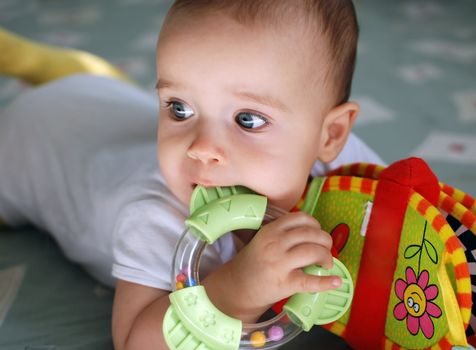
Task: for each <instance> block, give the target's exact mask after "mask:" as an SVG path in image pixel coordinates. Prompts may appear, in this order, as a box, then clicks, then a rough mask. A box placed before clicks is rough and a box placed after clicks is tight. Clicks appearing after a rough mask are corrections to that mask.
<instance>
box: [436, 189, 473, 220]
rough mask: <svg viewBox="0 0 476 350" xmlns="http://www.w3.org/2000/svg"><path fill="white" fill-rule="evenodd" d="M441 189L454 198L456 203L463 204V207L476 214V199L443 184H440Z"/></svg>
mask: <svg viewBox="0 0 476 350" xmlns="http://www.w3.org/2000/svg"><path fill="white" fill-rule="evenodd" d="M440 188H441V190H442V191H443V192H444V193H446V194H447V195H448V196H450V197H451V198H453V199H454V200H455V201H456V202H459V203H461V205H463V206H464V207H465V208H466V209H468V210H469V211H470V212H472V213H473V214H476V199H474V198H473V197H471V196H470V195H469V194H467V193H465V192H463V191H461V190H458V189H456V188H454V187H451V186H449V185H447V184H444V183H442V182H440Z"/></svg>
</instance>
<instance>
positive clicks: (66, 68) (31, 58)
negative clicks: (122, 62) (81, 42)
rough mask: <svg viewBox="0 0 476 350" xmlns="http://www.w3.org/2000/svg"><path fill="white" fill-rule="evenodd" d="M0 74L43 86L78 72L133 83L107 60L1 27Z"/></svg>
mask: <svg viewBox="0 0 476 350" xmlns="http://www.w3.org/2000/svg"><path fill="white" fill-rule="evenodd" d="M0 52H1V54H0V75H9V76H12V77H15V78H18V79H21V80H24V81H26V82H28V83H30V84H35V85H36V84H42V83H46V82H48V81H50V80H54V79H58V78H61V77H64V76H67V75H71V74H75V73H89V74H94V75H103V76H108V77H112V78H115V79H119V80H125V81H128V82H132V80H131V79H130V78H128V77H127V76H126V75H125V74H123V73H122V72H120V71H119V70H118V69H116V68H115V67H114V66H112V65H111V64H110V63H108V62H107V61H105V60H104V59H102V58H100V57H97V56H94V55H92V54H90V53H87V52H84V51H79V50H72V49H62V48H56V47H53V46H48V45H43V44H38V43H35V42H33V41H30V40H28V39H25V38H23V37H21V36H18V35H16V34H13V33H11V32H9V31H7V30H5V29H3V28H1V27H0Z"/></svg>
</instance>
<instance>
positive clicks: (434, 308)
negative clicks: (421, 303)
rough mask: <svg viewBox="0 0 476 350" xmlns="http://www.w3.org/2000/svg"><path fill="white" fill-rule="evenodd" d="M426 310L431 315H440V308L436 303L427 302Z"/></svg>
mask: <svg viewBox="0 0 476 350" xmlns="http://www.w3.org/2000/svg"><path fill="white" fill-rule="evenodd" d="M426 312H428V314H429V315H430V316H432V317H436V318H438V317H440V316H441V309H440V307H439V306H438V305H436V304H433V303H431V302H428V303H427V304H426Z"/></svg>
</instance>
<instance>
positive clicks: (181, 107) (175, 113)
mask: <svg viewBox="0 0 476 350" xmlns="http://www.w3.org/2000/svg"><path fill="white" fill-rule="evenodd" d="M165 105H166V108H167V109H168V110H169V111H170V115H171V117H172V118H173V119H175V120H177V121H182V120H186V119H188V118H190V117H193V115H194V114H195V113H194V112H193V109H192V108H191V107H190V106H189V105H187V104H186V103H184V102H181V101H168V102H166V104H165Z"/></svg>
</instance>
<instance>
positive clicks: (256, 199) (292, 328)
mask: <svg viewBox="0 0 476 350" xmlns="http://www.w3.org/2000/svg"><path fill="white" fill-rule="evenodd" d="M190 212H191V216H190V217H189V218H188V219H187V220H186V222H185V223H186V225H187V227H188V229H187V230H186V231H185V232H184V233H183V235H182V236H181V238H180V240H179V242H178V243H177V247H176V250H175V254H174V259H173V260H174V261H173V266H174V267H173V271H172V285H175V290H174V292H172V293H171V294H170V296H169V297H170V302H171V305H170V307H169V309H168V310H167V312H166V314H165V317H164V321H163V333H164V338H165V341H166V343H167V345H168V346H169V348H170V349H173V350H174V349H177V350H178V349H180V350H182V349H183V350H188V349H190V350H191V349H200V350H207V349H210V350H236V349H256V348H260V349H273V348H276V347H278V346H281V345H283V344H284V343H286V342H288V341H290V340H291V339H293V338H294V337H296V336H297V335H298V334H299V333H300V332H301V331H302V330H305V331H308V330H310V329H311V327H312V326H313V325H318V324H326V323H330V322H333V321H335V320H337V319H339V318H340V317H341V316H342V315H343V314H344V313H345V312H346V311H347V309H348V308H349V306H350V303H351V301H352V295H353V284H352V279H351V277H350V274H349V272H348V271H347V269H346V268H345V266H344V265H343V264H342V263H341V262H340V261H339V260H337V259H335V258H334V266H333V268H332V269H329V270H326V269H324V268H322V267H318V266H315V265H312V266H308V267H306V268H305V269H304V272H306V273H309V274H314V275H319V276H326V275H337V276H340V277H341V278H342V282H343V283H342V285H341V287H340V288H338V289H336V290H330V291H326V292H321V293H298V294H295V295H293V296H292V297H291V298H290V299H289V300H288V301H287V303H286V304H285V306H284V308H283V311H282V312H281V313H280V314H279V315H277V316H275V317H273V318H272V319H270V320H267V321H264V322H260V323H255V324H243V323H242V322H241V321H240V320H238V319H234V318H232V317H230V316H227V315H225V314H224V313H222V312H221V311H220V310H218V309H217V308H216V307H215V306H214V305H213V304H212V303H211V301H210V300H209V298H208V296H207V294H206V291H205V288H204V287H203V286H201V285H200V278H199V264H200V258H201V256H202V254H203V251H204V250H205V248H206V246H207V245H208V244H213V243H214V242H215V241H216V240H217V239H218V238H220V237H221V236H222V235H224V234H226V233H228V232H230V231H233V230H237V229H254V230H258V229H259V228H260V227H261V224H262V222H263V219H266V220H273V219H276V218H277V217H278V216H280V214H281V213H282V212H281V210H279V209H276V208H273V207H272V206H269V207H267V199H266V197H264V196H260V195H256V194H254V193H253V192H252V191H251V190H249V189H247V188H245V187H238V186H237V187H235V186H232V187H215V188H205V187H201V186H197V188H195V190H194V192H193V194H192V199H191V204H190Z"/></svg>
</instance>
